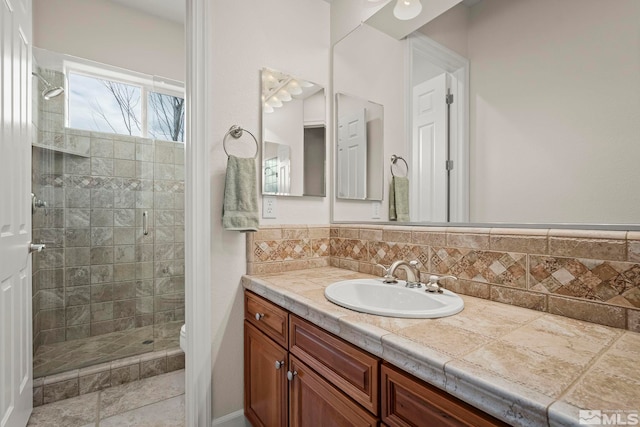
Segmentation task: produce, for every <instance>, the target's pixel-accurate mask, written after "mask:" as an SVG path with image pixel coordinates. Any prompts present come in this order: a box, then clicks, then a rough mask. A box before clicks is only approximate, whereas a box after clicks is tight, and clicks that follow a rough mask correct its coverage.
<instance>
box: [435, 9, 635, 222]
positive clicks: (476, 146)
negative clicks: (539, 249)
mask: <svg viewBox="0 0 640 427" xmlns="http://www.w3.org/2000/svg"><path fill="white" fill-rule="evenodd" d="M459 8H460V7H458V8H454V9H456V10H455V11H453V10H452V11H450V12H451V14H449V13H447V14H445V15H443V16H442V17H441V18H439V19H438V20H436V21H434V22H432V23H430V24H429V25H428V26H427V27H426V29H425V30H423V32H424V33H425V34H427V35H428V36H430V37H433V38H434V39H435V40H436V41H439V42H441V43H443V44H445V45H446V46H447V47H449V48H451V49H453V50H456V51H458V52H460V53H463V51H464V49H465V47H464V43H463V41H462V40H463V37H464V36H465V34H466V35H467V46H466V50H467V56H468V58H469V60H470V68H471V80H470V83H471V94H470V102H471V104H470V119H471V123H470V125H471V135H470V144H471V155H470V159H471V164H470V177H471V180H470V181H471V182H470V184H471V187H470V190H471V204H470V206H471V211H470V215H471V221H473V222H496V221H498V222H516V223H518V222H543V223H544V222H546V223H553V222H583V223H637V222H638V218H640V193H639V192H638V191H637V184H638V183H639V182H640V169H639V168H638V167H637V159H638V158H640V144H638V143H637V141H638V135H640V78H639V75H640V50H639V49H638V40H639V37H640V33H639V24H638V23H639V22H640V2H638V1H637V0H616V1H614V2H602V1H600V0H579V1H578V0H575V1H569V0H565V1H557V0H535V1H534V0H527V1H512V0H483V1H482V2H481V3H480V4H478V5H476V6H474V7H473V8H471V9H470V14H469V18H468V19H469V20H468V27H467V28H464V21H465V16H464V12H463V11H461V10H460V9H459ZM438 21H440V22H438ZM456 28H457V29H458V32H456ZM445 29H446V30H445Z"/></svg>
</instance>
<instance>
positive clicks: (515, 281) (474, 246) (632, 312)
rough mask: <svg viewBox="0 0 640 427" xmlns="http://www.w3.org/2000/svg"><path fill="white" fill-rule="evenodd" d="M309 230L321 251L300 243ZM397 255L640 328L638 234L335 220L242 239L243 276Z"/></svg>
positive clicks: (514, 297)
mask: <svg viewBox="0 0 640 427" xmlns="http://www.w3.org/2000/svg"><path fill="white" fill-rule="evenodd" d="M312 229H315V230H322V237H321V239H322V240H321V241H322V242H323V243H327V246H328V250H329V254H327V253H326V252H322V253H321V254H319V253H318V252H316V251H314V250H311V251H308V246H305V242H306V241H305V239H307V238H308V237H306V236H307V234H305V233H308V232H309V231H310V230H312ZM285 230H286V231H285ZM309 238H310V237H309ZM312 240H313V239H312ZM263 248H266V249H267V250H266V251H265V250H264V249H263ZM266 252H269V255H268V256H267V255H265V254H266ZM292 254H293V255H292ZM314 257H315V258H314ZM312 259H315V260H316V261H321V262H316V263H315V264H314V263H312V262H309V261H310V260H312ZM398 259H406V260H418V261H419V268H420V270H421V271H422V272H423V273H425V274H428V273H434V274H439V275H446V274H451V275H454V276H456V277H458V279H459V280H458V281H455V282H454V281H451V280H449V281H447V283H446V285H447V287H448V288H449V289H451V290H452V291H454V292H458V293H461V294H465V295H471V296H476V297H479V298H484V299H490V300H493V301H498V302H502V303H505V304H511V305H516V306H521V307H526V308H530V309H534V310H539V311H545V312H550V313H553V314H558V315H562V316H565V317H571V318H575V319H580V320H586V321H589V322H593V323H599V324H603V325H608V326H613V327H617V328H623V329H629V330H631V331H636V332H640V232H626V231H601V230H564V229H563V230H554V229H510V228H463V227H407V226H377V225H359V224H344V225H343V224H339V225H332V226H304V225H295V226H286V225H285V226H271V227H268V228H265V229H261V230H260V231H259V232H258V233H255V236H253V235H252V234H250V235H248V237H247V262H248V263H247V266H248V268H247V270H248V273H249V274H264V273H278V272H283V271H289V270H294V269H296V268H300V269H304V268H309V267H312V266H313V267H315V266H324V265H331V266H334V267H340V268H344V269H349V270H354V271H359V272H362V273H368V274H376V275H380V274H381V271H380V269H379V268H375V265H376V264H383V265H386V266H388V265H390V264H391V263H392V262H393V261H395V260H398Z"/></svg>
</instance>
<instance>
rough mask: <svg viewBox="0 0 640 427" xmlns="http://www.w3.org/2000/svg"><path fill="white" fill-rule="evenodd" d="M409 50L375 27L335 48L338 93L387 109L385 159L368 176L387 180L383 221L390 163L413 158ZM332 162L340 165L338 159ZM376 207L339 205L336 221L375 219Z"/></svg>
mask: <svg viewBox="0 0 640 427" xmlns="http://www.w3.org/2000/svg"><path fill="white" fill-rule="evenodd" d="M404 45H405V42H404V41H398V40H395V39H393V38H391V37H389V36H388V35H386V34H384V33H382V32H380V31H378V30H376V29H375V28H372V27H370V26H368V25H363V26H361V27H360V28H358V29H357V30H356V31H354V32H352V33H351V34H349V35H348V36H347V37H346V38H344V39H343V40H341V41H340V42H339V43H338V44H337V45H336V46H335V47H334V57H333V67H334V70H335V72H334V81H333V91H334V93H338V92H340V93H345V94H347V95H352V96H356V97H358V98H361V99H365V100H368V101H371V102H375V103H377V104H381V105H383V106H384V130H383V134H384V141H385V144H384V154H383V155H382V162H381V164H380V166H379V167H378V168H375V169H374V170H370V171H368V173H370V174H375V175H376V176H382V177H383V179H382V181H383V188H384V199H383V201H382V209H381V210H380V213H381V217H380V219H379V220H381V221H387V220H388V219H389V202H388V194H389V188H388V186H389V182H390V171H389V159H390V158H391V155H392V154H396V155H398V156H402V157H406V156H407V151H406V149H407V147H406V145H405V133H406V132H405V124H404V99H405V98H404V93H403V92H404V83H403V81H404ZM333 143H334V144H335V141H333ZM334 152H335V150H334ZM332 161H333V162H334V163H335V158H334V159H333V160H332ZM334 185H335V183H334ZM372 203H373V202H371V201H356V200H336V201H335V204H334V210H333V219H334V220H335V221H362V220H367V219H371V218H372V212H373V208H372Z"/></svg>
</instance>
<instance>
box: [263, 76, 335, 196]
mask: <svg viewBox="0 0 640 427" xmlns="http://www.w3.org/2000/svg"><path fill="white" fill-rule="evenodd" d="M261 80H262V100H261V104H262V194H269V195H278V196H314V197H325V195H326V185H325V181H326V180H325V170H326V167H325V159H326V108H325V107H326V98H325V90H324V88H323V87H322V86H319V85H318V84H315V83H312V82H310V81H308V80H303V79H300V78H297V77H294V76H291V75H289V74H286V73H283V72H280V71H277V70H273V69H270V68H263V69H262V70H261Z"/></svg>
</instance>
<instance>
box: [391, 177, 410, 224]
mask: <svg viewBox="0 0 640 427" xmlns="http://www.w3.org/2000/svg"><path fill="white" fill-rule="evenodd" d="M389 221H400V222H409V179H408V178H406V177H400V176H394V177H393V178H391V188H390V189H389Z"/></svg>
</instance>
